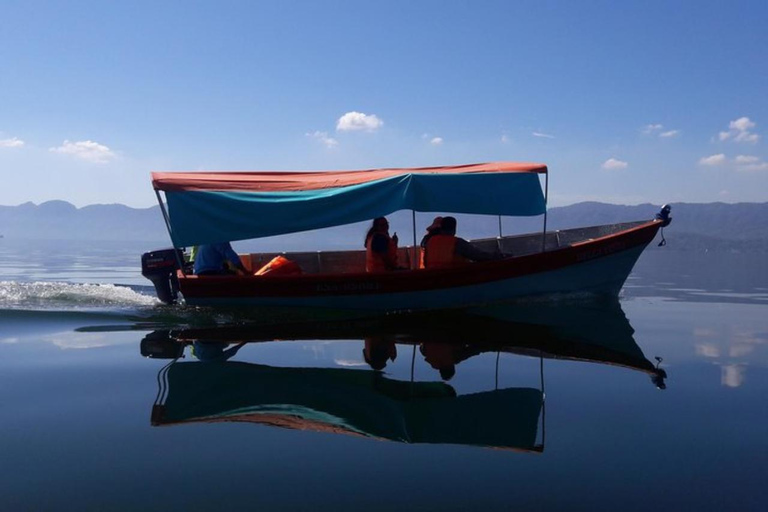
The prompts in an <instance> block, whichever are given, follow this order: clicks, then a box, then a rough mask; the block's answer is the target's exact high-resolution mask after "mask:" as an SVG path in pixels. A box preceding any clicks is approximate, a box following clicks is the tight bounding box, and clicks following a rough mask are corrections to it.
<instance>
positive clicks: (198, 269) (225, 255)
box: [195, 242, 248, 276]
mask: <svg viewBox="0 0 768 512" xmlns="http://www.w3.org/2000/svg"><path fill="white" fill-rule="evenodd" d="M247 273H248V271H247V270H246V269H245V267H244V266H243V263H242V262H241V261H240V256H238V255H237V253H236V252H235V251H234V249H232V246H231V245H230V244H229V242H223V243H219V244H206V245H200V246H199V247H198V249H197V254H196V255H195V274H196V275H198V276H210V275H230V274H247Z"/></svg>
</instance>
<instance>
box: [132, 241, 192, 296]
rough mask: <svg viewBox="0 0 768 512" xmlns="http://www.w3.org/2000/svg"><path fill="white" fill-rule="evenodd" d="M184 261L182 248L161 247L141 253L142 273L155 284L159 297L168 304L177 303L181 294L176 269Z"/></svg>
mask: <svg viewBox="0 0 768 512" xmlns="http://www.w3.org/2000/svg"><path fill="white" fill-rule="evenodd" d="M179 261H183V254H182V252H181V249H161V250H158V251H151V252H145V253H144V254H142V255H141V275H143V276H144V277H146V278H147V279H149V280H150V281H152V284H154V285H155V291H156V292H157V298H158V299H160V300H161V301H163V302H165V303H166V304H175V303H176V299H177V298H178V296H179V280H178V278H177V277H176V271H177V270H178V269H179Z"/></svg>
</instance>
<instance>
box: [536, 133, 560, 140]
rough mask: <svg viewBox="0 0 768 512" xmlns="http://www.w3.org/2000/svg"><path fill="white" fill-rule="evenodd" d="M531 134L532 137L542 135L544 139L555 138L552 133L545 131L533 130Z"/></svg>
mask: <svg viewBox="0 0 768 512" xmlns="http://www.w3.org/2000/svg"><path fill="white" fill-rule="evenodd" d="M531 135H533V136H534V137H542V138H544V139H554V138H555V136H554V135H549V134H547V133H541V132H533V133H532V134H531Z"/></svg>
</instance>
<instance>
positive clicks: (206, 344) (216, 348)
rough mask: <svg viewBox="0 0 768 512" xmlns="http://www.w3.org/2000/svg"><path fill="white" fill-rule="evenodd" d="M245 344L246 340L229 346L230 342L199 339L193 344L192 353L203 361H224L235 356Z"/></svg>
mask: <svg viewBox="0 0 768 512" xmlns="http://www.w3.org/2000/svg"><path fill="white" fill-rule="evenodd" d="M244 346H245V342H244V341H243V342H240V343H238V344H237V345H235V346H234V347H229V343H222V342H219V341H203V340H198V341H195V342H194V343H193V344H192V355H193V356H195V357H196V358H197V359H199V360H200V361H201V362H203V363H223V362H224V361H227V360H228V359H230V358H232V357H234V356H235V355H236V354H237V353H238V352H239V351H240V349H241V348H243V347H244ZM227 347H229V348H227Z"/></svg>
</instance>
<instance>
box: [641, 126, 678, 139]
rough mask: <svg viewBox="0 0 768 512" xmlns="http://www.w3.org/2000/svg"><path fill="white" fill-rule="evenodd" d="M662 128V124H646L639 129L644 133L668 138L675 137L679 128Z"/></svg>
mask: <svg viewBox="0 0 768 512" xmlns="http://www.w3.org/2000/svg"><path fill="white" fill-rule="evenodd" d="M662 130H664V125H663V124H647V125H645V126H644V127H643V129H642V130H641V131H642V132H643V133H644V134H646V135H654V136H658V137H663V138H665V139H668V138H670V137H677V136H678V135H680V130H666V131H662Z"/></svg>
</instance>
